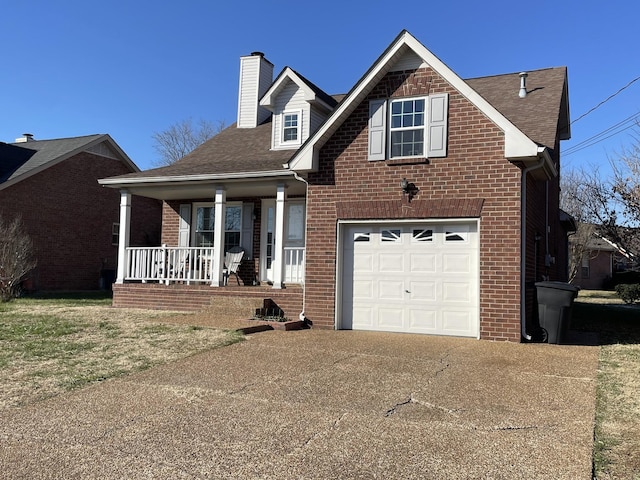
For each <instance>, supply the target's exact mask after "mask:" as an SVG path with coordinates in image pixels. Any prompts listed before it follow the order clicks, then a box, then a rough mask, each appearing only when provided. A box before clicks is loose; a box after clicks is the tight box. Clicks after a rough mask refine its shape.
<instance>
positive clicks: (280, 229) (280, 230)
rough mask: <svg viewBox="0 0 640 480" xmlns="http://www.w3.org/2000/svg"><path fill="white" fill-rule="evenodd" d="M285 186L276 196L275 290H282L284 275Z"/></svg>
mask: <svg viewBox="0 0 640 480" xmlns="http://www.w3.org/2000/svg"><path fill="white" fill-rule="evenodd" d="M285 198H286V194H285V185H284V184H282V183H281V184H279V185H278V192H277V194H276V224H275V228H274V232H273V236H274V237H275V238H274V242H273V263H272V267H273V288H282V274H283V269H284V205H285Z"/></svg>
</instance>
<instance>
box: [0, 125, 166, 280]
mask: <svg viewBox="0 0 640 480" xmlns="http://www.w3.org/2000/svg"><path fill="white" fill-rule="evenodd" d="M139 171H140V170H139V169H138V167H136V166H135V165H134V164H133V162H132V161H131V160H130V159H129V157H128V156H127V155H126V154H125V153H124V152H123V151H122V150H121V149H120V147H119V146H118V145H117V144H116V142H114V141H113V139H112V138H111V137H110V136H109V135H89V136H83V137H74V138H60V139H54V140H34V138H33V136H32V135H28V134H25V136H23V137H21V138H19V139H16V143H11V144H7V143H2V142H0V214H1V215H2V216H3V218H5V219H6V220H11V219H12V218H14V217H15V216H17V215H19V216H21V217H22V221H23V223H24V226H25V229H26V231H27V233H28V234H29V236H30V237H31V239H32V241H33V245H34V249H35V253H36V257H37V262H38V265H37V267H36V269H35V270H34V271H32V272H31V273H30V275H29V278H28V279H27V280H26V281H25V283H24V287H25V288H26V289H28V290H43V291H44V290H92V289H98V288H110V286H111V282H112V281H113V280H114V278H115V268H116V260H117V251H118V247H117V245H118V238H119V235H120V225H119V218H120V217H119V204H120V200H119V198H120V196H119V194H118V192H114V191H113V190H111V189H106V188H103V187H101V186H100V185H99V184H98V179H100V178H104V177H105V176H112V175H122V174H126V173H132V172H139ZM161 209H162V206H161V204H160V202H158V201H157V200H153V199H148V198H140V199H138V200H137V202H136V206H135V207H134V209H133V212H132V218H133V221H134V225H133V227H132V231H131V239H132V241H133V242H136V244H140V245H143V244H148V242H149V241H150V242H152V243H153V244H155V243H157V241H158V239H159V234H160V223H161ZM145 242H147V243H145Z"/></svg>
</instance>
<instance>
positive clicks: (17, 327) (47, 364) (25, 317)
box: [0, 299, 243, 409]
mask: <svg viewBox="0 0 640 480" xmlns="http://www.w3.org/2000/svg"><path fill="white" fill-rule="evenodd" d="M176 315H177V312H159V311H153V310H142V309H116V308H111V307H110V306H109V301H108V300H95V301H84V300H82V301H76V300H68V301H65V300H52V299H42V300H34V299H26V300H23V299H20V300H18V301H14V302H10V303H6V304H1V305H0V409H3V408H10V407H17V406H21V405H25V404H29V403H32V402H35V401H39V400H42V399H45V398H49V397H52V396H55V395H58V394H60V393H63V392H66V391H69V390H72V389H75V388H79V387H82V386H84V385H87V384H91V383H94V382H99V381H103V380H105V379H108V378H111V377H116V376H120V375H126V374H128V373H132V372H136V371H140V370H144V369H147V368H149V367H152V366H154V365H159V364H162V363H166V362H169V361H172V360H176V359H178V358H183V357H186V356H190V355H193V354H195V353H198V352H202V351H204V350H207V349H211V348H216V347H220V346H224V345H228V344H230V343H235V342H237V341H239V340H241V339H242V338H243V337H242V335H240V334H238V333H236V332H229V331H223V330H216V329H212V328H206V327H202V326H191V325H175V324H168V323H164V322H163V319H165V318H166V319H168V318H174V319H175V318H176Z"/></svg>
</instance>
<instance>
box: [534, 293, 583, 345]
mask: <svg viewBox="0 0 640 480" xmlns="http://www.w3.org/2000/svg"><path fill="white" fill-rule="evenodd" d="M578 290H580V289H579V288H578V287H576V286H574V285H571V284H570V283H565V282H537V283H536V293H537V296H538V320H539V321H540V327H541V328H542V329H543V330H544V331H545V332H546V340H547V342H548V343H560V342H562V341H563V340H564V339H566V337H567V332H568V331H569V324H570V323H571V309H572V307H573V301H574V300H575V298H576V297H577V296H578Z"/></svg>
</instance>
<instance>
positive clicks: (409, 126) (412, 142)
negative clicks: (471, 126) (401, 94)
mask: <svg viewBox="0 0 640 480" xmlns="http://www.w3.org/2000/svg"><path fill="white" fill-rule="evenodd" d="M448 112H449V95H448V94H447V93H438V94H433V95H429V96H427V97H406V98H390V99H376V100H371V101H370V102H369V124H368V128H369V152H368V158H369V160H388V159H394V158H407V157H408V158H411V157H417V158H437V157H446V156H447V135H448V117H449V113H448Z"/></svg>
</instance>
